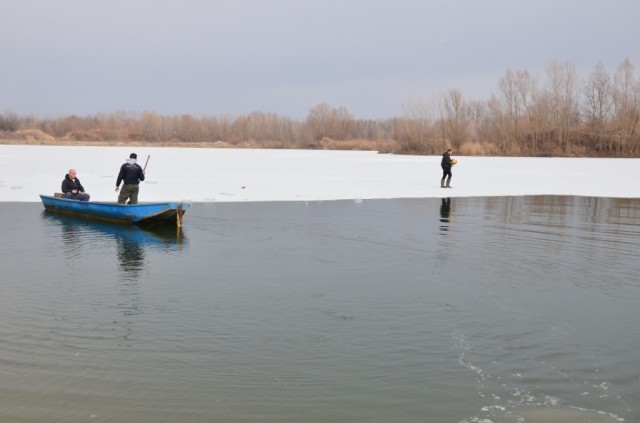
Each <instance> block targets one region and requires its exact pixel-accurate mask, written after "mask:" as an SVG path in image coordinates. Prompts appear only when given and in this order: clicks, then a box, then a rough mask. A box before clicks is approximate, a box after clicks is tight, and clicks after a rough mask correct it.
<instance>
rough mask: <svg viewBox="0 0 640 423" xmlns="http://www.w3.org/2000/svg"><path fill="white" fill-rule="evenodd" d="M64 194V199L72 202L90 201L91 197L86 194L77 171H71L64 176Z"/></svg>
mask: <svg viewBox="0 0 640 423" xmlns="http://www.w3.org/2000/svg"><path fill="white" fill-rule="evenodd" d="M62 192H63V193H64V198H68V199H70V200H80V201H89V198H90V195H89V194H87V193H86V192H84V187H83V186H82V184H81V183H80V179H78V178H76V170H75V169H69V173H67V174H66V175H64V181H62Z"/></svg>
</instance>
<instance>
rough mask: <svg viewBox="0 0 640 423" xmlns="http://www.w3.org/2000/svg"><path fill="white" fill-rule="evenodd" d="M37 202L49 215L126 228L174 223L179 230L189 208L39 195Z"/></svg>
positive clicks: (165, 204) (170, 204) (169, 203)
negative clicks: (131, 225) (51, 213)
mask: <svg viewBox="0 0 640 423" xmlns="http://www.w3.org/2000/svg"><path fill="white" fill-rule="evenodd" d="M40 199H41V200H42V204H43V205H44V208H45V210H47V211H50V212H54V213H61V214H66V215H72V216H78V217H83V218H86V219H97V220H105V221H110V222H118V223H129V224H145V223H175V224H177V225H178V226H180V224H181V221H182V216H183V215H184V213H185V210H186V209H187V208H189V204H185V203H178V202H168V203H142V204H134V205H125V204H116V203H102V202H99V201H77V200H68V199H66V198H57V197H52V196H48V195H40Z"/></svg>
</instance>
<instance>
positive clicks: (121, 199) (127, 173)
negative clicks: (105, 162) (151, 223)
mask: <svg viewBox="0 0 640 423" xmlns="http://www.w3.org/2000/svg"><path fill="white" fill-rule="evenodd" d="M137 160H138V155H137V154H136V153H131V155H130V156H129V158H128V159H127V162H126V163H124V164H123V165H122V166H121V167H120V173H119V174H118V180H117V181H116V192H118V191H120V194H119V195H118V204H124V203H125V202H126V201H127V199H129V202H128V203H127V204H138V192H139V191H140V181H144V172H145V169H146V167H147V165H146V163H145V165H144V167H145V169H142V168H141V167H140V165H139V164H138V163H136V162H137ZM148 162H149V158H147V163H148ZM123 181H124V185H122V190H120V182H123Z"/></svg>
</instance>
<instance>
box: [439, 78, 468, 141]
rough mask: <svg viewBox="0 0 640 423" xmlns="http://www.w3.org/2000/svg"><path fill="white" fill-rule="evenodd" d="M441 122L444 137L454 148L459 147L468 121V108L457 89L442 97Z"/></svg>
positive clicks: (463, 138)
mask: <svg viewBox="0 0 640 423" xmlns="http://www.w3.org/2000/svg"><path fill="white" fill-rule="evenodd" d="M442 112H443V123H444V126H445V131H446V132H445V133H446V137H447V138H448V139H449V141H450V142H451V145H452V146H453V147H455V148H459V147H460V146H461V145H462V144H463V143H464V141H465V139H466V132H467V127H468V125H469V121H470V114H469V108H468V106H467V105H466V104H465V102H464V100H463V99H462V94H461V93H460V91H458V90H450V91H449V94H448V95H447V96H445V97H444V98H443V99H442Z"/></svg>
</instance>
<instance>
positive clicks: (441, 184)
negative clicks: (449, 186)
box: [440, 178, 446, 188]
mask: <svg viewBox="0 0 640 423" xmlns="http://www.w3.org/2000/svg"><path fill="white" fill-rule="evenodd" d="M440 188H446V187H445V186H444V178H442V179H441V180H440Z"/></svg>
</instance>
